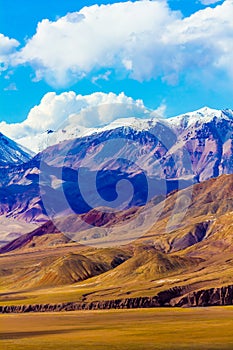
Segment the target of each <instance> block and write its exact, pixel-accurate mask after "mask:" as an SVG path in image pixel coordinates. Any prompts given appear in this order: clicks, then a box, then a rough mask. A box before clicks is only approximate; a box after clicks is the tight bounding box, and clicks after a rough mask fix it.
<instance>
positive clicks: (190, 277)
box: [0, 175, 233, 312]
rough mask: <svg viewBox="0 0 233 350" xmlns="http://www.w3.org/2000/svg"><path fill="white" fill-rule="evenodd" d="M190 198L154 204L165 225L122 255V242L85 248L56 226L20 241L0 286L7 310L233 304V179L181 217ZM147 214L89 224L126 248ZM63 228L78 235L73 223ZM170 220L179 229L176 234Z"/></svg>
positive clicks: (216, 183)
mask: <svg viewBox="0 0 233 350" xmlns="http://www.w3.org/2000/svg"><path fill="white" fill-rule="evenodd" d="M189 190H190V188H186V189H183V190H181V191H179V192H175V193H172V194H170V195H169V196H168V197H167V198H166V199H165V200H164V201H161V202H160V203H157V204H156V203H153V202H151V203H150V205H151V206H152V208H153V213H155V212H157V211H159V212H160V216H159V218H158V219H157V220H156V221H155V222H154V225H152V227H151V228H150V229H149V230H145V231H144V234H143V235H141V236H140V237H138V238H137V239H136V240H135V241H133V242H131V243H129V244H125V245H124V246H122V248H117V247H116V246H117V242H116V241H115V242H114V246H112V247H111V246H110V247H109V248H104V249H103V248H99V249H97V248H93V247H91V246H89V247H88V246H85V245H80V244H79V243H77V242H73V241H72V240H71V239H69V238H68V239H65V238H64V235H63V234H62V233H59V231H58V230H57V229H56V227H54V225H53V223H52V222H50V223H46V224H44V225H43V226H42V227H41V228H38V229H36V230H34V231H33V232H32V233H30V234H26V235H24V236H22V237H21V238H17V239H16V240H15V241H14V242H12V243H10V244H8V245H7V246H5V248H2V249H1V255H0V260H1V269H0V276H1V277H0V284H2V283H3V281H4V286H5V287H4V288H5V289H4V291H3V292H2V294H1V296H0V305H27V304H33V305H34V304H41V308H43V305H44V304H45V303H47V304H48V303H50V304H53V303H56V302H58V303H59V305H61V303H67V302H78V304H77V305H80V308H92V306H90V305H96V306H95V307H100V308H105V306H104V305H109V307H110V305H112V306H111V307H117V305H118V303H119V305H124V307H133V305H135V307H136V306H142V304H143V305H144V307H150V306H163V305H172V306H185V305H186V306H206V305H225V304H229V303H231V302H232V297H231V295H232V292H231V291H232V288H231V286H232V273H233V259H232V252H233V250H232V249H233V248H232V247H233V230H232V222H233V221H232V219H233V201H232V190H233V175H223V176H220V177H218V178H216V179H210V180H208V181H205V182H203V183H200V184H196V185H194V186H193V188H192V197H191V202H190V203H189V208H188V210H187V211H186V213H185V215H184V216H182V215H183V212H182V211H183V208H182V206H177V205H176V203H177V198H179V199H180V200H181V199H183V198H186V197H187V194H188V191H189ZM161 206H162V209H161ZM174 208H176V209H175V212H174ZM141 211H143V207H141V208H135V209H133V208H132V209H128V210H127V211H122V212H121V214H119V213H117V214H115V215H113V214H111V215H110V214H108V215H107V216H106V215H105V216H104V215H100V213H99V212H98V210H95V211H93V210H92V211H91V212H90V213H88V214H85V215H84V216H85V218H84V217H83V219H85V220H89V221H91V222H92V223H99V222H100V221H101V224H102V226H104V227H107V225H108V224H109V225H110V226H111V227H112V228H114V227H115V228H116V232H118V234H119V242H118V243H119V244H120V243H122V242H121V241H120V240H121V238H122V236H121V232H122V231H124V225H125V224H126V222H127V228H130V227H131V229H132V230H134V228H135V217H138V216H140V212H141ZM178 217H179V220H178V221H177V218H178ZM153 218H154V216H153ZM61 220H64V225H66V224H67V223H68V221H69V222H70V223H72V224H73V225H74V227H75V224H74V222H73V218H72V217H69V218H67V217H65V218H64V219H61ZM171 220H172V222H173V224H176V225H173V226H171V225H170V226H169V225H168V223H169V222H170V221H171ZM141 229H142V230H143V226H142V227H141ZM85 234H86V233H85ZM54 247H56V249H54ZM13 260H14V264H15V265H14V267H12V261H13ZM15 281H17V283H16V282H15ZM229 293H231V294H229ZM9 295H10V299H9ZM221 295H222V296H221ZM116 300H118V301H119V300H120V301H119V302H118V301H117V302H115V301H116ZM126 300H127V301H126ZM142 300H144V301H142ZM25 301H26V302H25ZM144 302H145V303H144ZM91 303H92V304H91ZM93 303H94V304H93ZM141 303H142V304H141ZM65 305H66V304H65ZM70 305H71V304H70ZM72 305H73V304H72ZM98 305H99V306H98ZM114 305H115V306H114ZM127 305H128V306H127ZM130 305H131V306H130ZM54 307H55V306H54ZM65 307H66V306H64V310H65ZM72 307H76V306H72ZM78 307H79V306H77V308H78ZM93 307H94V306H93ZM106 307H108V306H106ZM122 307H123V306H122ZM16 309H17V308H16ZM55 309H58V307H57V308H56V307H55ZM3 310H6V309H3ZM17 310H18V309H17ZM4 312H5V311H4Z"/></svg>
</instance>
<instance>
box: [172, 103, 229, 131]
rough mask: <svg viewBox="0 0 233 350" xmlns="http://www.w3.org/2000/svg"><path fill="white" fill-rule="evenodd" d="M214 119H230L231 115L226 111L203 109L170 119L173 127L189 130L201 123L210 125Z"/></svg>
mask: <svg viewBox="0 0 233 350" xmlns="http://www.w3.org/2000/svg"><path fill="white" fill-rule="evenodd" d="M214 118H217V119H229V115H227V113H225V111H221V110H218V109H212V108H209V107H203V108H200V109H198V110H196V111H193V112H188V113H185V114H181V115H178V116H176V117H172V118H169V119H168V122H169V124H170V125H171V126H173V127H176V128H188V127H190V126H192V125H196V124H197V123H198V122H199V123H208V122H210V121H211V120H213V119H214Z"/></svg>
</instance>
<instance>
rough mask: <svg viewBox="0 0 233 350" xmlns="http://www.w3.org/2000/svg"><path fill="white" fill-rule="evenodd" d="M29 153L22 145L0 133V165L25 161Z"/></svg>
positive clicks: (29, 155)
mask: <svg viewBox="0 0 233 350" xmlns="http://www.w3.org/2000/svg"><path fill="white" fill-rule="evenodd" d="M31 155H32V154H30V151H27V150H26V149H25V148H24V147H23V146H20V145H18V144H17V143H16V142H14V141H13V140H11V139H9V138H8V137H6V136H4V135H3V134H2V133H0V166H4V165H9V164H20V163H25V162H27V161H28V160H30V159H31Z"/></svg>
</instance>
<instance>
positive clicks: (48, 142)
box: [18, 117, 167, 153]
mask: <svg viewBox="0 0 233 350" xmlns="http://www.w3.org/2000/svg"><path fill="white" fill-rule="evenodd" d="M158 122H160V123H164V124H167V123H166V121H165V120H163V119H159V118H150V119H140V118H134V117H132V118H120V119H117V120H115V121H113V122H112V123H110V124H108V125H105V126H101V127H97V128H86V127H84V126H80V125H77V124H76V123H75V120H72V121H71V122H70V123H69V124H68V125H65V126H64V127H61V128H59V129H58V130H47V131H45V132H44V133H43V134H38V135H35V136H30V137H25V138H22V139H19V140H18V142H19V143H20V144H21V145H23V146H24V147H27V148H29V149H32V150H33V151H34V152H35V153H38V152H41V151H43V150H44V149H45V148H47V147H49V146H52V145H55V144H57V143H60V142H62V141H66V140H72V139H76V138H81V137H85V136H90V135H94V134H98V133H102V132H104V131H109V130H115V129H117V128H120V127H130V128H132V129H134V130H138V131H142V130H149V129H151V128H153V127H154V126H155V125H156V124H157V123H158Z"/></svg>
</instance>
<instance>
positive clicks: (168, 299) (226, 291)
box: [0, 285, 233, 313]
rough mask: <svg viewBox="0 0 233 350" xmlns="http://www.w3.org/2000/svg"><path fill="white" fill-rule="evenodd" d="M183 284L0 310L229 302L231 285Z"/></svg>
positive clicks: (232, 296) (1, 310)
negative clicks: (191, 287) (150, 293)
mask: <svg viewBox="0 0 233 350" xmlns="http://www.w3.org/2000/svg"><path fill="white" fill-rule="evenodd" d="M184 292H185V288H183V287H176V288H172V289H169V290H167V291H163V292H160V293H158V295H157V296H154V297H138V298H125V299H116V300H101V301H93V302H82V301H80V302H67V303H59V304H34V305H18V306H17V305H11V306H0V313H27V312H60V311H77V310H109V309H137V308H153V307H164V306H165V307H169V306H172V307H195V306H216V305H219V306H220V305H232V304H233V285H231V286H227V287H220V288H211V289H207V290H199V291H196V292H191V293H188V294H187V295H185V296H184V295H183V296H181V295H182V294H183V293H184Z"/></svg>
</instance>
